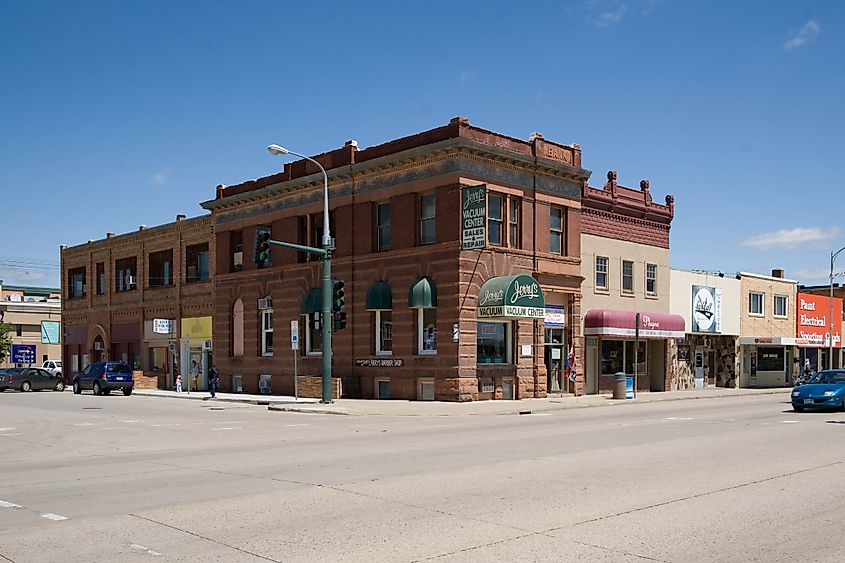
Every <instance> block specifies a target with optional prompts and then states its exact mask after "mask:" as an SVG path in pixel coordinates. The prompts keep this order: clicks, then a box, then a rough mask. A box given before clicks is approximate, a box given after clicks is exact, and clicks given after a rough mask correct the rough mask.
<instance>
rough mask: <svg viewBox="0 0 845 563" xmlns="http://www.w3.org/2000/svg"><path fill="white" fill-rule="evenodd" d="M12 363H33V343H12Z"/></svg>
mask: <svg viewBox="0 0 845 563" xmlns="http://www.w3.org/2000/svg"><path fill="white" fill-rule="evenodd" d="M12 363H13V364H34V363H35V344H12Z"/></svg>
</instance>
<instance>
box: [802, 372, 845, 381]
mask: <svg viewBox="0 0 845 563" xmlns="http://www.w3.org/2000/svg"><path fill="white" fill-rule="evenodd" d="M810 383H824V384H836V383H845V371H820V372H819V373H817V374H816V375H815V377H813V379H811V380H810Z"/></svg>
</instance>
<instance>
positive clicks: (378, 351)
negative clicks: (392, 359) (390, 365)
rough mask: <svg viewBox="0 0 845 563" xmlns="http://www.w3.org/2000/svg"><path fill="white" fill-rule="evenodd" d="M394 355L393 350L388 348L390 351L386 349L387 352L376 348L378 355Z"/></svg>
mask: <svg viewBox="0 0 845 563" xmlns="http://www.w3.org/2000/svg"><path fill="white" fill-rule="evenodd" d="M392 355H393V350H388V351H386V352H385V351H380V350H376V356H392Z"/></svg>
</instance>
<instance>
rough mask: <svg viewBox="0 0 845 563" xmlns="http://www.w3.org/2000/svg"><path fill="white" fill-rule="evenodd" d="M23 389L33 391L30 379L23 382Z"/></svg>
mask: <svg viewBox="0 0 845 563" xmlns="http://www.w3.org/2000/svg"><path fill="white" fill-rule="evenodd" d="M21 391H32V383H30V382H29V381H24V382H23V383H21Z"/></svg>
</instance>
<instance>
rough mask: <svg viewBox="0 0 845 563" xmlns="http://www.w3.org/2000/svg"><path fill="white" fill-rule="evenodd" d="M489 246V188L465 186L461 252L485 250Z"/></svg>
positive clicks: (462, 194)
mask: <svg viewBox="0 0 845 563" xmlns="http://www.w3.org/2000/svg"><path fill="white" fill-rule="evenodd" d="M486 244H487V186H486V185H484V184H481V185H480V186H465V187H464V188H463V189H462V190H461V250H472V249H473V248H484V246H485V245H486Z"/></svg>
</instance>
